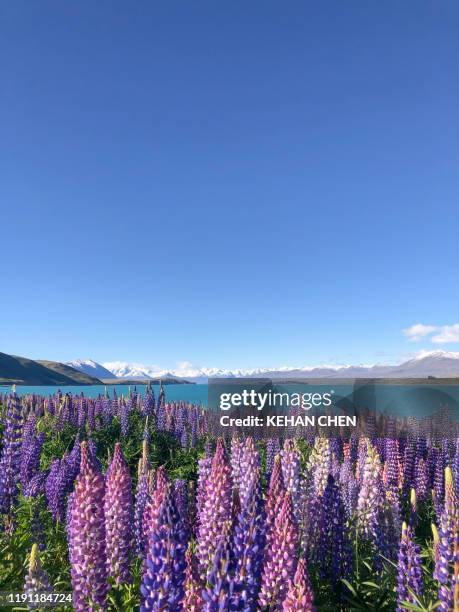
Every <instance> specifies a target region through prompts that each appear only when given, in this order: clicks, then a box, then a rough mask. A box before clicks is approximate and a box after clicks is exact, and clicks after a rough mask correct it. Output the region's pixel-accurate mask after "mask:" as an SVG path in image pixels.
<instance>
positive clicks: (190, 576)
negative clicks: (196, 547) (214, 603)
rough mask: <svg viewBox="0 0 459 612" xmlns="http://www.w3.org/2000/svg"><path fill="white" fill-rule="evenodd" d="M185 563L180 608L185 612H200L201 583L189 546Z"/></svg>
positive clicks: (196, 563) (201, 600) (196, 562)
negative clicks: (183, 592)
mask: <svg viewBox="0 0 459 612" xmlns="http://www.w3.org/2000/svg"><path fill="white" fill-rule="evenodd" d="M185 561H186V571H185V598H184V600H183V604H182V608H183V610H186V611H187V612H201V610H202V606H203V603H204V600H203V598H202V582H201V577H200V575H199V569H198V561H197V559H196V555H194V554H193V551H192V550H191V545H190V544H189V545H188V548H187V551H186V555H185Z"/></svg>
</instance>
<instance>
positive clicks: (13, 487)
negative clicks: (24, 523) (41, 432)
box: [0, 393, 22, 527]
mask: <svg viewBox="0 0 459 612" xmlns="http://www.w3.org/2000/svg"><path fill="white" fill-rule="evenodd" d="M21 435H22V416H21V403H20V401H19V398H18V396H17V395H16V393H13V395H11V396H10V397H9V398H8V399H7V402H6V413H5V418H4V428H3V435H2V443H3V447H2V451H1V454H0V514H6V515H8V516H9V519H11V512H12V509H13V505H14V502H15V499H16V496H17V494H18V482H19V469H20V461H21ZM11 526H12V525H10V527H11Z"/></svg>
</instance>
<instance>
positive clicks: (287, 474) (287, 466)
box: [281, 440, 300, 516]
mask: <svg viewBox="0 0 459 612" xmlns="http://www.w3.org/2000/svg"><path fill="white" fill-rule="evenodd" d="M281 458H282V459H281V465H282V475H283V477H284V484H285V488H286V490H287V491H290V493H291V494H292V501H293V508H294V511H295V515H296V516H298V512H299V496H300V453H299V452H298V450H297V448H296V445H295V442H294V441H293V440H285V442H284V448H283V449H282V451H281Z"/></svg>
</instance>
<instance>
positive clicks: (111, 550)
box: [104, 442, 133, 584]
mask: <svg viewBox="0 0 459 612" xmlns="http://www.w3.org/2000/svg"><path fill="white" fill-rule="evenodd" d="M104 513H105V537H106V550H107V571H108V575H109V576H110V577H112V578H113V579H114V581H115V584H122V583H124V582H129V580H130V577H131V572H130V560H131V552H132V544H133V541H132V517H133V508H132V491H131V475H130V472H129V466H128V464H127V463H126V461H125V459H124V457H123V454H122V452H121V445H120V443H119V442H117V443H116V444H115V450H114V452H113V459H112V461H111V463H110V465H109V467H108V469H107V474H106V478H105V502H104Z"/></svg>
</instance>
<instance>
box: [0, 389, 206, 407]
mask: <svg viewBox="0 0 459 612" xmlns="http://www.w3.org/2000/svg"><path fill="white" fill-rule="evenodd" d="M151 387H152V389H153V390H154V392H155V395H156V397H158V392H159V385H151ZM129 388H131V391H132V390H134V386H133V385H107V386H105V385H89V386H79V385H72V386H68V387H43V386H35V387H29V386H19V385H18V386H17V387H16V393H17V394H18V395H29V394H31V393H33V394H35V395H45V396H47V395H53V394H54V393H56V391H57V390H58V389H60V390H61V391H62V393H72V394H73V395H79V394H80V393H83V394H84V395H85V397H98V396H99V395H105V391H107V393H108V395H109V396H110V397H112V396H113V391H114V390H116V394H117V395H118V397H120V396H121V395H124V396H127V395H128V394H129ZM146 389H147V386H146V385H137V392H138V393H140V394H141V395H144V394H145V391H146ZM163 389H164V392H165V394H166V400H167V401H175V400H183V401H187V402H192V403H193V404H203V405H207V385H175V384H171V385H163ZM10 390H11V386H7V387H5V386H1V385H0V393H8V392H9V391H10Z"/></svg>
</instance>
